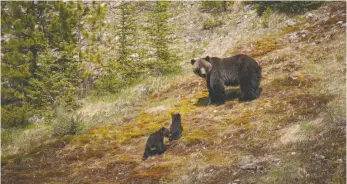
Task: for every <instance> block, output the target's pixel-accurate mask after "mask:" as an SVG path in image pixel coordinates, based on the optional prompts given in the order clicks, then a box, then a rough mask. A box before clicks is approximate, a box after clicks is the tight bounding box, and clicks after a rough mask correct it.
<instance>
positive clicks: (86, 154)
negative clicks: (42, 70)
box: [1, 2, 346, 184]
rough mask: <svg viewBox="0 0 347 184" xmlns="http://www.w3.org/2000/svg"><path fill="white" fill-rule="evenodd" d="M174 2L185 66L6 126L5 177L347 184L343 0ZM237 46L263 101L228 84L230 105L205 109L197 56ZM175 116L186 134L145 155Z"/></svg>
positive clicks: (174, 35)
mask: <svg viewBox="0 0 347 184" xmlns="http://www.w3.org/2000/svg"><path fill="white" fill-rule="evenodd" d="M172 3H173V4H171V5H170V8H169V12H171V13H173V15H172V17H171V18H170V19H169V20H168V22H169V24H170V25H175V29H177V30H175V32H174V33H172V35H171V36H170V38H175V39H176V40H175V41H174V42H173V43H172V45H171V47H172V48H171V49H172V50H178V49H181V50H180V53H175V54H176V55H178V56H175V57H176V58H177V64H178V65H179V66H180V67H181V68H182V69H181V70H175V71H170V72H168V73H169V74H167V75H161V74H159V75H157V74H155V75H152V76H148V77H142V78H141V79H136V80H135V82H131V83H130V84H129V85H127V87H126V88H122V89H121V90H119V91H117V93H116V92H115V93H107V94H102V95H101V94H97V95H90V94H89V95H86V97H85V98H80V99H79V100H77V103H78V104H79V107H78V108H76V109H74V110H72V111H71V110H70V111H69V110H66V109H64V108H60V107H57V108H54V113H55V116H54V119H53V120H52V122H49V123H48V122H46V123H44V122H42V123H40V122H38V123H33V124H30V125H29V126H26V127H25V128H20V129H10V130H4V131H3V130H2V141H4V139H5V141H7V143H6V144H2V150H1V152H2V159H1V168H2V176H1V180H2V182H3V183H141V184H142V183H264V184H268V183H274V184H277V183H332V184H333V183H334V184H337V183H345V182H346V176H345V174H346V109H345V106H346V103H345V102H346V99H345V98H346V85H345V84H346V2H329V3H328V2H327V3H323V4H322V5H320V6H319V7H318V6H317V7H315V8H316V9H314V10H310V11H306V10H305V12H301V13H297V12H295V13H289V14H288V13H282V12H280V11H278V9H276V8H267V9H266V10H264V11H263V12H262V14H261V15H258V14H259V12H257V6H259V5H256V4H252V3H250V4H247V3H242V2H228V4H227V9H226V10H224V9H223V6H222V5H221V9H216V8H215V9H206V7H209V5H208V4H207V5H206V4H205V5H204V4H201V3H200V2H184V3H182V2H172ZM175 3H176V4H175ZM204 7H205V9H204ZM258 10H259V9H258ZM108 16H110V15H108ZM140 16H144V15H142V14H141V15H140ZM108 18H109V17H108ZM140 39H141V38H140ZM142 39H144V38H142ZM239 53H243V54H247V55H250V56H252V57H254V58H255V60H256V61H258V63H259V64H260V65H261V67H262V75H263V77H262V81H261V88H262V92H261V95H260V97H259V98H258V99H256V100H253V101H251V102H240V101H239V97H240V96H241V92H240V89H239V87H230V88H227V102H226V103H225V104H224V105H220V106H214V105H207V103H208V91H207V88H206V82H205V80H203V79H201V78H199V77H198V76H196V75H194V73H193V72H192V70H191V64H190V59H191V58H198V57H205V56H207V55H209V56H217V57H228V56H232V55H235V54H239ZM104 54H105V55H106V56H105V57H107V53H104ZM178 65H177V66H178ZM148 66H150V65H148ZM162 66H163V68H162V69H163V71H166V69H168V70H169V67H167V65H166V64H164V65H162ZM155 71H157V70H155ZM160 71H161V70H160ZM154 73H155V72H154ZM159 73H160V72H159ZM171 113H180V114H181V115H182V126H183V128H184V131H183V136H182V137H181V139H179V140H177V141H175V142H173V143H172V144H168V141H167V140H166V139H165V141H166V143H167V144H168V149H167V151H166V152H165V153H164V154H162V155H160V156H155V157H150V158H149V159H148V160H146V161H142V154H143V151H144V146H145V143H146V140H147V138H148V136H149V135H150V134H151V133H153V132H155V131H156V130H158V129H159V128H160V127H162V126H164V127H169V125H170V122H171V119H170V118H171V115H170V114H171ZM43 121H44V120H43ZM66 127H68V128H67V129H68V130H74V131H75V132H73V133H68V134H67V135H65V133H66V131H65V129H66ZM71 127H72V128H71ZM59 130H60V131H59ZM59 132H65V133H64V134H62V135H61V134H59ZM4 133H5V134H4Z"/></svg>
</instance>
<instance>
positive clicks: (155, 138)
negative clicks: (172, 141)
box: [142, 127, 170, 160]
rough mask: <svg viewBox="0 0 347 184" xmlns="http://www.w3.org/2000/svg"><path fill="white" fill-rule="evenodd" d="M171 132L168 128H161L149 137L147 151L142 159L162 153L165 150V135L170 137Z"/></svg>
mask: <svg viewBox="0 0 347 184" xmlns="http://www.w3.org/2000/svg"><path fill="white" fill-rule="evenodd" d="M169 135H170V132H169V130H168V129H167V128H164V127H162V128H160V129H159V130H158V131H156V132H154V133H153V134H151V135H150V136H149V137H148V140H147V143H146V148H145V153H144V154H143V158H142V160H147V158H148V157H149V156H153V155H160V154H162V153H164V152H165V147H164V137H169Z"/></svg>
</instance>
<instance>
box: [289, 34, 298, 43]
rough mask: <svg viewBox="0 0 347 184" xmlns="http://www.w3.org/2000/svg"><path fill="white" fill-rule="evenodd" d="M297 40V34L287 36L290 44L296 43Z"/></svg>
mask: <svg viewBox="0 0 347 184" xmlns="http://www.w3.org/2000/svg"><path fill="white" fill-rule="evenodd" d="M298 40H299V37H298V35H297V33H292V34H290V35H289V41H290V42H297V41H298Z"/></svg>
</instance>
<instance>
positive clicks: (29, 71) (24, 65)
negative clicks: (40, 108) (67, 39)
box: [1, 2, 47, 128]
mask: <svg viewBox="0 0 347 184" xmlns="http://www.w3.org/2000/svg"><path fill="white" fill-rule="evenodd" d="M43 6H44V4H42V3H37V2H36V3H35V2H1V23H2V29H1V36H2V38H3V39H2V54H1V61H2V62H1V86H2V90H1V107H2V108H1V109H2V112H3V114H2V116H1V120H2V125H3V127H5V128H6V127H8V128H10V127H12V126H20V125H26V124H27V123H28V120H27V116H28V112H29V111H31V107H30V104H29V99H28V98H27V92H26V89H27V88H28V87H29V86H30V84H29V79H30V78H34V77H36V71H37V69H38V59H37V58H38V55H39V53H40V52H41V51H42V50H44V49H45V47H46V40H47V39H45V35H44V30H43V29H42V24H43V22H42V21H41V20H42V19H41V18H42V16H43V15H42V14H41V13H42V7H43Z"/></svg>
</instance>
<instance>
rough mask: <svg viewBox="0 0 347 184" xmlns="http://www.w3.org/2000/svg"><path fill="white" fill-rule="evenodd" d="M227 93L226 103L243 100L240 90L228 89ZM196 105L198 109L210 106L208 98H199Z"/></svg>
mask: <svg viewBox="0 0 347 184" xmlns="http://www.w3.org/2000/svg"><path fill="white" fill-rule="evenodd" d="M225 93H226V102H227V101H233V100H236V99H240V98H241V90H240V88H230V89H226V90H225ZM195 105H196V106H198V107H203V106H207V105H208V96H206V97H202V98H199V99H198V101H197V102H196V104H195Z"/></svg>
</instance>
